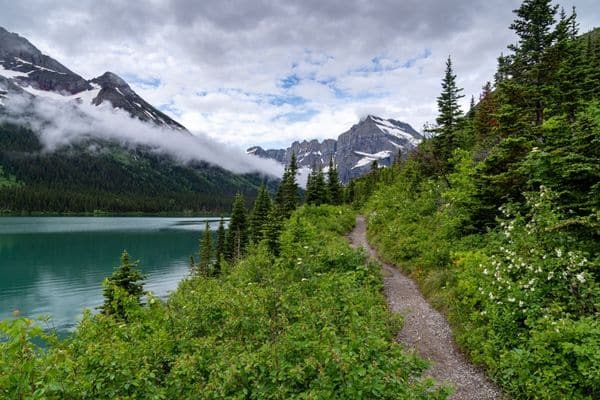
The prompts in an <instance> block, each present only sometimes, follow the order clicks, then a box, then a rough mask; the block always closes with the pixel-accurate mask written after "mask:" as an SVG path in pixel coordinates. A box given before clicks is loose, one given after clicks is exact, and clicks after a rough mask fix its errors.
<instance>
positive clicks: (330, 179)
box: [327, 158, 343, 205]
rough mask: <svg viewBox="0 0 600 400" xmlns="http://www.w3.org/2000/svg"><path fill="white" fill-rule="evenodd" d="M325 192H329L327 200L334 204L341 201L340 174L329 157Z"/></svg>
mask: <svg viewBox="0 0 600 400" xmlns="http://www.w3.org/2000/svg"><path fill="white" fill-rule="evenodd" d="M327 192H328V194H329V202H330V203H331V204H334V205H338V204H341V203H342V200H343V198H342V186H341V184H340V176H339V174H338V170H337V166H336V165H335V164H334V162H333V159H332V158H330V159H329V169H328V170H327Z"/></svg>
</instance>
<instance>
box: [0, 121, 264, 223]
mask: <svg viewBox="0 0 600 400" xmlns="http://www.w3.org/2000/svg"><path fill="white" fill-rule="evenodd" d="M263 180H265V178H264V177H261V176H259V175H257V174H255V175H253V174H247V175H235V174H233V173H232V172H229V171H226V170H224V169H222V168H219V167H215V166H211V165H208V164H206V163H200V162H196V163H193V164H189V165H183V164H181V163H179V162H177V161H175V160H173V159H172V157H169V156H167V155H162V154H158V153H155V152H153V151H151V150H150V149H148V150H146V149H144V148H137V149H136V150H130V149H127V148H124V147H122V146H120V145H119V144H116V143H110V142H107V141H101V140H96V141H92V140H90V141H88V142H85V143H82V144H79V145H73V146H71V147H66V148H63V149H61V150H58V151H55V152H46V151H44V150H43V148H42V145H41V143H40V141H39V138H38V136H37V135H36V134H35V133H34V132H32V131H31V130H29V129H27V128H25V127H18V126H15V125H9V124H4V125H0V212H5V213H6V212H8V213H26V212H51V213H93V212H116V213H118V212H146V213H156V212H171V213H173V212H179V213H181V212H215V211H226V210H228V209H229V208H230V206H231V203H232V201H233V197H234V195H235V194H236V193H237V192H241V193H244V194H245V195H246V196H247V197H248V198H253V197H255V196H256V193H257V190H258V187H259V186H260V184H261V182H262V181H263ZM268 181H270V185H271V186H272V185H273V184H274V180H273V179H270V180H268Z"/></svg>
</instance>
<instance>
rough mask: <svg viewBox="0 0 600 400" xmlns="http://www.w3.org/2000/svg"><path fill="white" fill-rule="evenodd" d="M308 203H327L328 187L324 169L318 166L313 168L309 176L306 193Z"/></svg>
mask: <svg viewBox="0 0 600 400" xmlns="http://www.w3.org/2000/svg"><path fill="white" fill-rule="evenodd" d="M305 198H306V203H307V204H314V205H317V206H318V205H321V204H325V203H327V187H326V184H325V176H324V175H323V170H321V169H320V168H316V166H315V167H314V168H313V169H312V170H311V172H310V175H309V176H308V181H307V184H306V193H305Z"/></svg>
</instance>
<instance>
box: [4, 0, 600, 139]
mask: <svg viewBox="0 0 600 400" xmlns="http://www.w3.org/2000/svg"><path fill="white" fill-rule="evenodd" d="M519 3H520V1H519V0H491V1H485V2H473V1H467V0H457V1H434V0H420V1H416V0H406V1H395V0H394V1H392V0H379V1H365V0H349V1H348V0H344V1H339V0H331V1H313V0H308V1H301V2H291V1H268V0H261V1H253V2H248V1H227V2H198V1H190V0H164V1H155V0H152V1H151V0H145V1H144V0H142V1H139V2H121V1H103V2H97V1H91V0H77V1H75V0H64V1H61V2H55V1H50V0H37V1H35V2H31V1H22V2H21V1H19V2H16V1H8V0H0V6H1V8H2V13H0V25H4V26H5V27H6V28H8V29H9V30H12V31H17V32H20V33H22V34H23V35H25V36H27V37H28V38H29V39H30V40H32V41H33V42H35V43H36V44H37V45H39V46H40V47H41V49H42V50H43V51H44V52H46V53H50V54H53V55H54V56H55V57H56V58H58V59H61V60H70V62H69V65H70V66H71V67H72V68H73V69H74V70H77V71H78V72H79V73H82V74H83V75H85V76H97V75H99V74H101V73H102V72H103V71H105V70H108V69H110V70H114V71H115V72H116V73H117V74H119V75H120V76H122V77H124V78H125V79H126V80H127V81H128V82H129V83H130V84H131V85H132V87H133V88H134V89H135V90H136V92H138V93H139V94H140V95H141V96H142V97H144V98H145V99H147V100H148V101H149V102H150V103H152V104H155V105H158V106H159V108H160V110H161V111H163V112H165V113H167V114H168V115H169V116H171V117H172V118H174V119H176V120H178V121H180V122H181V123H182V124H183V125H185V126H186V127H187V128H188V129H190V130H191V131H192V132H200V131H203V132H206V133H207V134H208V135H210V136H212V137H215V138H218V139H219V140H221V141H225V142H228V143H230V144H232V145H234V146H236V147H240V148H245V147H247V146H250V145H253V144H261V145H264V146H268V147H282V146H285V145H287V144H289V143H291V142H292V141H294V140H298V139H304V138H313V137H314V138H319V139H324V138H325V137H327V135H328V134H330V133H331V132H341V131H343V130H344V129H345V128H346V127H347V126H349V125H351V124H352V123H354V122H356V121H357V120H358V119H359V118H360V117H361V116H364V115H366V114H375V115H386V116H389V117H390V118H396V119H399V120H403V121H407V122H408V123H410V124H411V125H413V126H414V127H415V128H416V129H420V128H421V126H422V124H423V123H424V122H425V121H433V119H434V117H435V110H436V105H435V97H436V96H437V94H438V93H439V90H440V86H439V85H440V78H441V76H442V71H443V67H444V60H445V59H446V57H447V56H448V54H449V53H452V57H453V59H454V60H455V70H456V72H457V74H458V83H459V85H461V86H463V87H464V88H465V94H466V95H467V96H466V97H465V99H464V102H465V103H464V104H463V105H464V106H466V103H467V102H468V100H469V97H470V95H471V94H474V95H475V96H477V94H478V93H479V91H480V87H481V85H482V84H483V83H484V82H485V81H486V80H488V79H491V78H492V74H493V71H494V69H495V67H496V65H495V62H494V60H495V58H496V56H498V55H499V54H500V52H501V51H503V49H505V47H506V45H507V44H508V43H511V42H512V41H514V37H513V36H512V34H511V32H510V31H509V30H508V29H507V28H508V26H509V25H510V23H511V21H512V19H513V14H512V12H511V10H512V9H514V8H516V7H517V6H518V4H519ZM563 5H564V6H565V8H567V9H569V8H570V7H571V5H575V6H577V8H578V12H579V16H580V18H579V20H580V21H581V29H582V30H583V31H585V30H587V29H590V28H591V27H593V25H594V23H595V22H596V21H598V20H599V14H600V9H599V8H598V7H597V4H596V1H594V0H573V1H570V2H568V3H567V2H563ZM71 61H72V62H71Z"/></svg>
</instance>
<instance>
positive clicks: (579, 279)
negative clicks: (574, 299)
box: [575, 272, 585, 283]
mask: <svg viewBox="0 0 600 400" xmlns="http://www.w3.org/2000/svg"><path fill="white" fill-rule="evenodd" d="M575 277H576V278H577V280H578V281H579V282H581V283H585V276H584V275H583V272H581V273H579V274H577V275H575Z"/></svg>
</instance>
